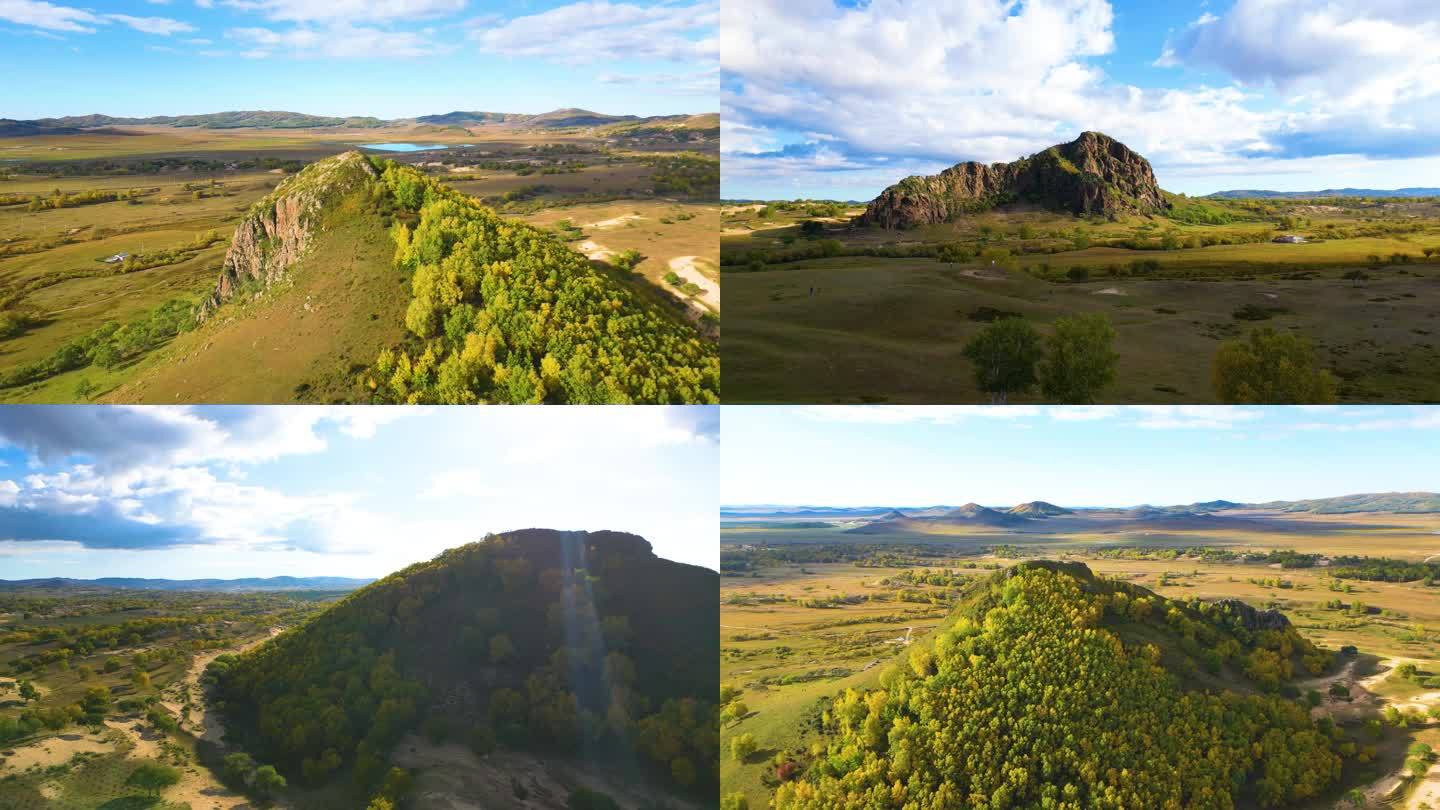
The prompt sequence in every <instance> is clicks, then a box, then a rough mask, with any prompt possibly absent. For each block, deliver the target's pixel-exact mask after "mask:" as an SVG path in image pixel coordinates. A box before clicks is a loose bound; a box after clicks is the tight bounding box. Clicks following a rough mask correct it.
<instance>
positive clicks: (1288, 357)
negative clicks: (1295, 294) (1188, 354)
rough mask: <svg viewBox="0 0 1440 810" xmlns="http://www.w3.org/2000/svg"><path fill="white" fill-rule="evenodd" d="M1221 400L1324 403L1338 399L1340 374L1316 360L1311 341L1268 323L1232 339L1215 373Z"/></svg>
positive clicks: (1218, 357)
mask: <svg viewBox="0 0 1440 810" xmlns="http://www.w3.org/2000/svg"><path fill="white" fill-rule="evenodd" d="M1211 381H1212V383H1213V385H1214V386H1215V394H1216V396H1217V397H1219V399H1220V401H1221V402H1224V403H1227V404H1232V405H1237V404H1245V405H1284V404H1302V405H1323V404H1327V403H1331V402H1334V401H1335V378H1334V377H1333V376H1332V375H1331V374H1330V372H1329V371H1326V370H1324V369H1320V368H1318V367H1317V366H1316V363H1315V351H1314V349H1313V347H1312V346H1311V344H1310V341H1309V340H1307V339H1305V338H1303V337H1301V336H1299V335H1295V334H1290V333H1288V332H1276V331H1275V330H1274V329H1271V328H1269V327H1266V328H1264V329H1255V330H1252V331H1251V332H1250V335H1249V337H1248V338H1244V339H1240V340H1231V341H1226V342H1225V343H1222V344H1221V345H1220V349H1219V351H1217V352H1216V354H1215V365H1214V367H1213V369H1212V372H1211Z"/></svg>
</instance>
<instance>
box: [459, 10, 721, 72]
mask: <svg viewBox="0 0 1440 810" xmlns="http://www.w3.org/2000/svg"><path fill="white" fill-rule="evenodd" d="M719 18H720V3H719V2H718V0H702V2H698V3H694V4H690V5H678V4H670V3H665V4H660V5H654V6H639V5H634V4H631V3H612V2H609V0H585V2H579V3H571V4H569V5H565V6H560V7H558V8H553V9H550V10H549V11H544V12H541V13H539V14H532V15H529V16H525V17H516V18H514V19H512V20H509V21H507V22H504V23H500V24H497V25H494V26H493V27H488V26H483V25H482V26H478V27H476V28H475V30H473V31H472V32H471V33H470V37H471V38H472V39H474V40H475V41H477V42H478V43H479V44H480V47H481V49H483V50H485V51H489V52H490V53H497V54H503V55H506V56H525V57H538V58H541V59H549V60H552V61H556V62H565V63H571V64H584V63H588V62H597V61H617V60H635V59H650V60H669V61H677V62H680V61H683V62H695V61H709V60H713V59H715V58H716V57H718V56H719V41H718V40H717V39H716V38H714V37H713V36H710V35H708V29H713V28H714V26H715V25H716V23H717V22H718V21H719ZM697 33H698V35H699V38H698V39H696V38H694V37H695V35H697Z"/></svg>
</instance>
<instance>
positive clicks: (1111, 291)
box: [1091, 287, 1129, 295]
mask: <svg viewBox="0 0 1440 810" xmlns="http://www.w3.org/2000/svg"><path fill="white" fill-rule="evenodd" d="M1091 295H1129V293H1127V292H1125V291H1124V290H1121V289H1120V288H1119V287H1106V288H1105V289H1103V290H1096V291H1095V292H1093V293H1091Z"/></svg>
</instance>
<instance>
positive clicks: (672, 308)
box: [0, 121, 719, 403]
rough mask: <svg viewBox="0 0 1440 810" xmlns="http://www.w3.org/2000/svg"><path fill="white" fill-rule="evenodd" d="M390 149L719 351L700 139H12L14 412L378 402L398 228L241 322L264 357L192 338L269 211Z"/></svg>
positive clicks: (6, 342)
mask: <svg viewBox="0 0 1440 810" xmlns="http://www.w3.org/2000/svg"><path fill="white" fill-rule="evenodd" d="M701 123H702V124H703V121H702V122H701ZM392 141H414V142H421V143H425V144H435V145H437V146H444V147H446V148H445V149H435V150H429V151H419V152H408V153H390V152H382V151H378V150H368V149H367V150H365V151H367V153H368V154H371V155H373V156H376V157H385V158H389V159H393V160H396V161H398V162H400V163H402V164H406V165H410V166H414V167H416V168H418V169H419V170H420V171H422V172H424V173H425V174H427V175H430V176H433V177H436V178H437V179H440V180H442V181H443V182H445V183H446V184H447V185H449V186H451V187H453V188H455V189H457V190H459V191H461V192H462V193H464V194H466V195H470V196H473V197H475V198H477V199H480V200H483V201H484V203H485V204H486V205H488V206H490V207H492V208H493V209H494V210H496V211H497V212H498V213H500V214H501V215H502V216H505V217H510V218H515V219H519V220H521V221H526V222H531V223H533V224H535V225H537V226H538V227H541V228H544V229H546V230H553V231H555V232H557V233H560V234H561V236H562V238H565V239H566V240H567V241H568V242H569V243H570V244H571V247H572V248H573V249H574V250H576V251H577V252H579V253H582V254H583V255H585V256H587V257H588V258H590V259H592V260H593V264H594V266H595V267H596V268H598V269H599V270H601V271H602V272H606V273H608V274H610V275H611V276H612V277H613V278H615V279H617V280H619V281H621V282H622V283H624V284H625V285H626V286H628V287H629V288H630V289H632V290H633V291H634V292H635V293H636V294H637V295H639V296H641V297H643V298H645V299H647V300H649V301H650V302H652V303H653V304H655V305H656V306H657V307H659V308H661V309H664V310H667V311H669V312H672V313H673V316H674V317H675V318H677V319H681V320H686V321H689V322H690V323H692V324H694V325H695V326H696V328H697V329H698V330H699V331H700V332H701V333H702V334H705V335H708V336H709V339H711V340H713V339H715V338H716V337H717V336H718V332H719V272H718V261H719V255H718V249H717V246H716V242H715V238H714V233H715V228H716V227H718V217H719V213H718V206H717V205H716V204H715V202H714V201H715V199H716V197H717V195H718V172H719V169H718V161H717V160H716V159H715V158H714V154H713V152H714V149H715V148H716V147H715V144H714V143H709V142H707V141H706V139H705V138H703V137H699V138H690V139H679V138H678V136H673V135H672V134H666V133H664V132H662V133H660V134H656V133H655V132H653V131H650V130H644V129H640V130H636V129H634V128H633V127H626V126H618V127H611V128H608V129H607V128H597V127H568V128H545V127H539V126H537V127H519V126H500V125H476V126H472V127H469V128H465V127H460V126H449V127H439V126H418V125H416V126H392V127H383V128H357V129H344V128H322V129H284V130H266V129H243V130H224V129H207V128H201V127H191V128H179V127H150V126H134V127H123V126H122V127H114V126H112V127H105V128H102V129H96V130H81V131H79V132H76V133H73V134H53V135H40V136H23V137H0V401H3V402H37V403H41V402H77V401H129V402H133V401H139V402H159V401H163V402H176V401H180V402H185V401H264V402H291V401H302V402H350V401H367V400H368V398H369V396H370V392H369V391H368V390H367V389H366V387H365V386H364V385H363V384H362V383H361V380H360V379H359V376H358V374H359V371H361V370H363V368H364V367H366V366H368V365H369V364H371V363H373V362H374V360H375V357H376V354H377V353H378V352H379V351H380V349H381V348H382V347H387V346H391V345H394V344H396V343H397V342H399V340H400V338H401V336H402V335H403V331H404V309H405V303H406V299H407V298H408V295H409V294H408V290H407V288H408V281H407V280H406V279H405V278H404V277H403V276H401V275H400V274H397V273H396V272H395V271H394V270H393V268H391V267H389V266H388V264H389V260H390V256H391V254H392V253H393V246H391V245H389V244H387V242H388V241H389V240H388V236H387V234H386V232H385V227H388V225H386V224H384V223H379V222H378V221H369V220H365V221H360V220H363V217H361V216H351V215H345V216H337V217H333V218H332V222H331V224H332V226H333V230H334V231H335V233H334V234H327V237H333V238H328V239H327V241H326V244H325V245H324V251H323V252H324V253H325V256H326V258H324V259H323V260H322V261H320V262H311V263H309V265H307V266H305V267H303V268H302V269H303V270H304V271H305V273H304V274H302V277H300V278H298V279H297V284H298V287H295V289H299V290H301V292H302V294H301V295H299V296H298V297H296V296H294V295H287V294H284V292H285V291H283V290H282V291H280V292H279V293H277V294H275V295H269V296H265V295H256V296H251V297H249V298H247V299H246V301H245V302H244V303H243V304H241V303H237V304H236V305H235V307H234V308H233V309H234V312H235V313H239V312H244V317H245V318H248V319H250V320H252V321H253V324H252V326H253V328H251V329H250V330H249V331H251V332H253V333H254V334H251V335H249V337H248V338H247V337H246V336H245V335H238V336H237V335H233V334H230V333H229V332H230V330H221V329H220V327H218V326H214V325H204V326H200V328H198V329H197V328H196V323H195V322H194V320H193V318H192V317H191V315H192V312H193V311H194V310H195V307H196V305H197V304H199V302H201V301H202V300H204V299H205V298H207V297H208V296H210V295H211V293H212V292H213V291H214V290H216V288H217V279H218V278H219V276H220V270H221V264H222V262H223V260H224V258H225V256H226V254H227V250H228V249H229V248H230V245H231V238H232V234H233V233H234V232H235V230H236V228H237V226H238V225H240V224H242V223H243V222H244V221H245V218H246V216H247V212H250V211H251V208H252V206H253V205H254V204H255V203H256V202H257V201H259V200H261V199H262V198H265V197H266V195H268V194H270V193H271V192H272V191H273V190H274V189H275V188H276V186H277V185H279V184H280V182H281V181H282V180H284V179H285V178H287V177H291V176H293V175H294V174H296V173H297V172H299V171H300V170H301V169H303V168H304V167H305V166H306V165H309V164H311V163H313V162H314V161H317V160H322V159H325V158H327V157H333V156H335V155H339V154H342V153H345V152H347V151H352V150H355V149H357V148H362V147H364V145H365V144H371V143H383V142H392ZM697 150H698V151H697ZM355 213H356V214H360V213H362V212H355ZM321 264H323V265H324V266H317V265H321ZM391 280H393V282H394V283H389V282H390V281H391ZM397 293H398V294H397ZM292 298H293V299H295V300H291V299H292ZM230 314H234V313H227V315H230ZM226 320H230V319H229V318H227V319H226ZM220 331H224V332H225V334H223V335H221V334H218V332H220ZM238 331H240V332H244V331H246V330H245V329H239V330H238ZM247 340H248V342H246V343H245V346H244V348H243V350H242V347H240V346H239V345H238V343H237V341H247ZM103 343H108V344H110V345H109V347H108V348H105V349H104V350H100V351H97V346H99V345H100V344H103ZM217 347H218V348H217ZM212 354H213V356H212ZM240 367H251V368H255V369H257V373H254V374H250V375H243V376H241V375H237V374H236V370H237V369H238V368H240Z"/></svg>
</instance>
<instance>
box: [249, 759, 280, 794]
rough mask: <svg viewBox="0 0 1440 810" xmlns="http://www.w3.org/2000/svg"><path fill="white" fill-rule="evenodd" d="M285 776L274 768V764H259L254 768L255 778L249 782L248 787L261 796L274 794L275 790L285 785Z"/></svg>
mask: <svg viewBox="0 0 1440 810" xmlns="http://www.w3.org/2000/svg"><path fill="white" fill-rule="evenodd" d="M286 784H287V783H286V781H285V777H283V776H281V775H280V773H279V772H278V771H276V770H275V766H274V765H261V766H260V767H258V768H256V769H255V778H254V779H253V780H251V782H250V788H251V789H252V790H254V791H255V792H256V793H257V794H258V795H260V796H262V797H269V796H274V795H275V793H276V791H279V790H281V789H283V788H284V787H285V785H286Z"/></svg>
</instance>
